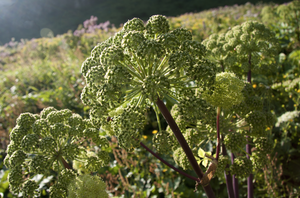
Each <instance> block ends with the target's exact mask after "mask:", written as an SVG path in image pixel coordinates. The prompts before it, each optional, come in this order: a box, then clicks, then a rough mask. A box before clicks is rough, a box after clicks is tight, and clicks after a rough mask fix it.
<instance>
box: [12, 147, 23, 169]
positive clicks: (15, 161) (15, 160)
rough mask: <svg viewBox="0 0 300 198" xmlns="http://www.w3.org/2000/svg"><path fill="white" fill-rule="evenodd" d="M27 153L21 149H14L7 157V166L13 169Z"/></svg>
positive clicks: (21, 161) (21, 162)
mask: <svg viewBox="0 0 300 198" xmlns="http://www.w3.org/2000/svg"><path fill="white" fill-rule="evenodd" d="M26 157H27V155H26V154H25V153H24V152H23V151H22V150H17V151H15V152H14V153H13V154H12V155H11V156H10V157H9V166H8V167H9V168H10V169H13V168H14V167H17V166H20V165H21V164H23V162H24V161H25V159H26Z"/></svg>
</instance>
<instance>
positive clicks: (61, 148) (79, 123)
mask: <svg viewBox="0 0 300 198" xmlns="http://www.w3.org/2000/svg"><path fill="white" fill-rule="evenodd" d="M91 143H92V145H94V146H97V147H98V148H99V151H98V152H92V151H90V153H91V152H92V153H93V155H91V154H89V152H88V151H87V148H85V147H84V146H83V145H85V144H88V145H91ZM105 147H108V141H107V139H106V138H105V137H104V136H100V134H99V130H97V129H95V128H93V126H92V125H91V124H90V122H89V120H85V119H82V117H81V116H80V115H78V114H73V113H72V111H70V110H67V109H65V110H56V109H55V108H53V107H48V108H45V109H44V110H43V111H42V112H41V113H40V115H37V114H31V113H23V114H21V115H20V116H19V117H18V119H17V125H16V126H15V127H14V128H13V130H12V131H11V133H10V144H9V146H8V148H7V156H6V158H5V159H4V164H5V166H7V167H8V168H9V169H10V173H9V175H8V180H9V184H10V190H11V192H12V193H14V194H19V193H22V195H23V197H34V196H38V195H39V194H40V192H39V185H38V184H39V183H38V181H36V180H34V179H33V177H34V176H35V175H37V174H42V175H43V176H44V177H47V176H50V175H55V178H56V179H55V181H56V182H55V183H54V185H52V186H51V187H50V189H49V190H50V192H49V193H50V197H60V198H61V197H67V195H68V191H67V190H68V185H69V183H70V182H71V181H73V180H74V179H75V178H76V175H77V170H76V169H72V162H73V161H75V160H77V161H80V162H81V163H82V166H83V167H85V170H86V171H87V172H86V173H90V172H94V171H97V170H98V169H99V168H101V167H103V166H105V165H106V164H108V163H109V160H110V159H109V155H108V153H107V152H106V151H102V150H101V148H105Z"/></svg>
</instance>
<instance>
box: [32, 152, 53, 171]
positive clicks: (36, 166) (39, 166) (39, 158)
mask: <svg viewBox="0 0 300 198" xmlns="http://www.w3.org/2000/svg"><path fill="white" fill-rule="evenodd" d="M28 167H29V171H30V172H32V173H36V174H45V173H46V172H47V170H48V169H49V159H48V158H47V157H45V156H43V155H36V156H34V157H33V158H32V159H31V160H30V162H29V164H28Z"/></svg>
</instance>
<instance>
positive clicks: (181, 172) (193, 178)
mask: <svg viewBox="0 0 300 198" xmlns="http://www.w3.org/2000/svg"><path fill="white" fill-rule="evenodd" d="M140 145H141V146H142V147H144V148H145V149H146V150H147V151H148V152H149V153H151V154H152V155H153V156H154V157H156V158H157V159H159V160H160V161H161V162H162V163H164V164H165V165H167V166H169V167H170V168H172V169H173V170H175V171H176V172H178V173H179V174H181V175H183V176H186V177H188V178H190V179H192V180H194V181H196V182H200V180H199V179H198V178H196V177H193V176H191V175H189V174H187V173H185V172H183V171H182V170H180V169H178V168H176V167H174V166H173V165H171V164H169V163H168V162H167V161H165V160H164V159H163V158H161V157H160V156H159V155H158V154H157V153H154V152H153V151H152V150H151V149H150V148H148V147H147V146H146V145H145V144H143V143H142V142H140Z"/></svg>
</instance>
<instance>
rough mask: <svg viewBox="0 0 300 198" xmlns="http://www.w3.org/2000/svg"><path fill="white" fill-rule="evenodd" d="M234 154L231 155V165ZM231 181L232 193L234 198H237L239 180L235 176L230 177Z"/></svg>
mask: <svg viewBox="0 0 300 198" xmlns="http://www.w3.org/2000/svg"><path fill="white" fill-rule="evenodd" d="M234 158H235V156H234V154H233V153H231V164H233V163H234ZM232 181H233V192H234V198H238V197H239V180H238V179H237V178H236V177H235V175H232Z"/></svg>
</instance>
